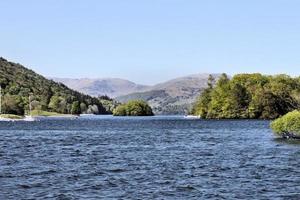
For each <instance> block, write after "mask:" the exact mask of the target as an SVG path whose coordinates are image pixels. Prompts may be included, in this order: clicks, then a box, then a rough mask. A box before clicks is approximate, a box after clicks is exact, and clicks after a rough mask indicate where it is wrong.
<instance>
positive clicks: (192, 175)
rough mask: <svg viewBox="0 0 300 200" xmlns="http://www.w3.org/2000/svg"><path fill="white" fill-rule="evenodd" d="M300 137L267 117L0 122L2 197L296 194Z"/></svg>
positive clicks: (299, 194)
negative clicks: (284, 134)
mask: <svg viewBox="0 0 300 200" xmlns="http://www.w3.org/2000/svg"><path fill="white" fill-rule="evenodd" d="M299 172H300V144H299V143H297V142H293V141H284V140H279V139H274V136H273V135H272V132H271V130H270V129H269V121H256V120H240V121H239V120H212V121H205V120H187V119H183V118H181V117H149V118H143V117H133V118H126V117H125V118H118V117H116V118H115V117H109V116H107V117H95V118H91V119H89V118H81V119H77V120H67V119H57V120H55V119H51V120H42V121H38V122H14V123H12V122H9V123H8V122H0V199H5V200H6V199H300V173H299Z"/></svg>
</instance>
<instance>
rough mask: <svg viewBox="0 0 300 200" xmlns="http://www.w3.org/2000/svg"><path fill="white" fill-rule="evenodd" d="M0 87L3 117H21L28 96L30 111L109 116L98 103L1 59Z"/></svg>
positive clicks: (93, 99)
mask: <svg viewBox="0 0 300 200" xmlns="http://www.w3.org/2000/svg"><path fill="white" fill-rule="evenodd" d="M0 85H1V88H2V111H3V113H7V114H9V113H10V114H17V115H23V114H25V113H26V112H27V111H28V110H29V96H31V105H32V108H33V109H34V110H44V111H51V112H57V113H64V114H81V113H93V114H108V113H111V112H110V111H109V110H106V109H105V108H104V106H103V105H102V103H101V99H99V98H94V97H91V96H88V95H84V94H81V93H79V92H76V91H74V90H71V89H69V88H68V87H66V86H65V85H63V84H60V83H56V82H54V81H52V80H48V79H46V78H44V77H43V76H41V75H38V74H36V73H35V72H33V71H32V70H29V69H27V68H25V67H23V66H22V65H20V64H16V63H12V62H8V61H7V60H5V59H3V58H0ZM108 101H109V100H108Z"/></svg>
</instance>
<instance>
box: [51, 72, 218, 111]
mask: <svg viewBox="0 0 300 200" xmlns="http://www.w3.org/2000/svg"><path fill="white" fill-rule="evenodd" d="M208 76H209V74H194V75H190V76H185V77H180V78H175V79H172V80H169V81H167V82H163V83H159V84H156V85H153V86H148V85H140V84H136V83H133V82H131V81H128V80H123V79H116V78H106V79H88V78H83V79H70V78H51V79H53V80H54V81H56V82H61V83H63V84H65V85H67V86H68V87H70V88H72V89H75V90H78V91H80V92H82V93H85V94H89V95H92V96H100V95H108V96H110V97H113V98H115V99H116V100H118V101H120V102H127V101H129V100H132V99H142V100H145V101H147V102H148V103H149V104H150V106H151V107H152V109H153V111H154V113H155V114H186V113H187V112H188V111H189V109H190V108H191V106H192V104H193V103H194V102H195V100H196V98H197V97H198V96H199V95H200V94H201V92H202V91H203V89H205V88H206V87H207V79H208ZM214 76H215V77H216V78H217V77H218V74H214Z"/></svg>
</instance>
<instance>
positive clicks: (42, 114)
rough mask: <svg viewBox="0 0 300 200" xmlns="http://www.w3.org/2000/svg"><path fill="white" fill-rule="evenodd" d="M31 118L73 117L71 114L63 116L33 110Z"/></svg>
mask: <svg viewBox="0 0 300 200" xmlns="http://www.w3.org/2000/svg"><path fill="white" fill-rule="evenodd" d="M31 116H33V117H35V116H43V117H55V116H57V117H63V116H72V115H70V114H61V113H57V112H48V111H43V110H33V111H32V112H31Z"/></svg>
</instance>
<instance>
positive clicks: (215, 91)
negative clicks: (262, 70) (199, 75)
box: [192, 73, 300, 119]
mask: <svg viewBox="0 0 300 200" xmlns="http://www.w3.org/2000/svg"><path fill="white" fill-rule="evenodd" d="M299 107H300V79H299V78H291V77H290V76H287V75H276V76H266V75H261V74H258V73H257V74H238V75H235V76H233V77H232V78H231V79H230V78H229V77H228V76H227V75H226V74H222V75H221V76H220V77H219V78H218V80H217V81H215V80H214V78H213V77H212V76H210V78H209V80H208V87H207V89H205V90H204V91H203V92H202V94H201V95H200V96H199V98H198V100H197V101H196V103H195V105H194V107H193V109H192V114H194V115H200V116H201V117H202V118H208V119H210V118H213V119H222V118H223V119H245V118H250V119H275V118H277V117H279V116H282V115H284V114H286V113H288V112H290V111H293V110H295V109H298V108H299Z"/></svg>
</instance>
